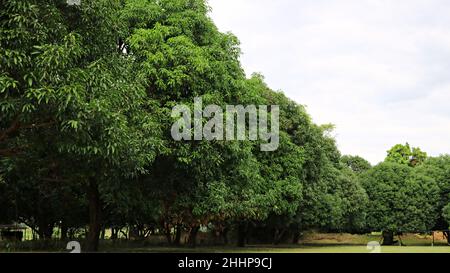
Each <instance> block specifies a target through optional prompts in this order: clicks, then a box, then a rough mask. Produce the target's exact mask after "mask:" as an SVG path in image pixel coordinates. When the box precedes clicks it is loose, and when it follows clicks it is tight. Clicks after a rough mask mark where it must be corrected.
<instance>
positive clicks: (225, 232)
mask: <svg viewBox="0 0 450 273" xmlns="http://www.w3.org/2000/svg"><path fill="white" fill-rule="evenodd" d="M228 231H229V229H228V228H227V227H226V228H224V229H223V231H222V238H223V244H224V245H228Z"/></svg>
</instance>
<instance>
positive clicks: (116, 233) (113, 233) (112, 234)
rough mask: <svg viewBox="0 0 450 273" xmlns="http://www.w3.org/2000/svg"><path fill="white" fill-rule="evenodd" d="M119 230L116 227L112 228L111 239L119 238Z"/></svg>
mask: <svg viewBox="0 0 450 273" xmlns="http://www.w3.org/2000/svg"><path fill="white" fill-rule="evenodd" d="M118 234H119V231H118V230H117V229H115V228H111V240H117V238H118V237H119V236H118Z"/></svg>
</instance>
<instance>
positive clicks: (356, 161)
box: [341, 155, 372, 174]
mask: <svg viewBox="0 0 450 273" xmlns="http://www.w3.org/2000/svg"><path fill="white" fill-rule="evenodd" d="M341 163H342V164H343V165H344V166H345V167H347V168H349V169H350V170H352V171H353V172H355V173H356V174H361V173H363V172H365V171H368V170H369V169H370V168H372V165H371V164H370V163H369V162H368V161H367V160H365V159H364V158H362V157H360V156H351V155H344V156H342V157H341Z"/></svg>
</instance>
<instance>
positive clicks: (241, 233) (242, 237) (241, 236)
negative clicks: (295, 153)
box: [238, 222, 248, 247]
mask: <svg viewBox="0 0 450 273" xmlns="http://www.w3.org/2000/svg"><path fill="white" fill-rule="evenodd" d="M247 231H248V226H247V223H244V222H240V223H239V225H238V247H245V244H246V242H247Z"/></svg>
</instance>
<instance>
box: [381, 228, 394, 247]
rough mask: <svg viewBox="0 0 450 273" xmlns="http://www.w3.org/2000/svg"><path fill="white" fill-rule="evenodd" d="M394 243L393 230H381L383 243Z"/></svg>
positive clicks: (389, 244)
mask: <svg viewBox="0 0 450 273" xmlns="http://www.w3.org/2000/svg"><path fill="white" fill-rule="evenodd" d="M393 244H395V241H394V232H392V231H383V245H384V246H391V245H393Z"/></svg>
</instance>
